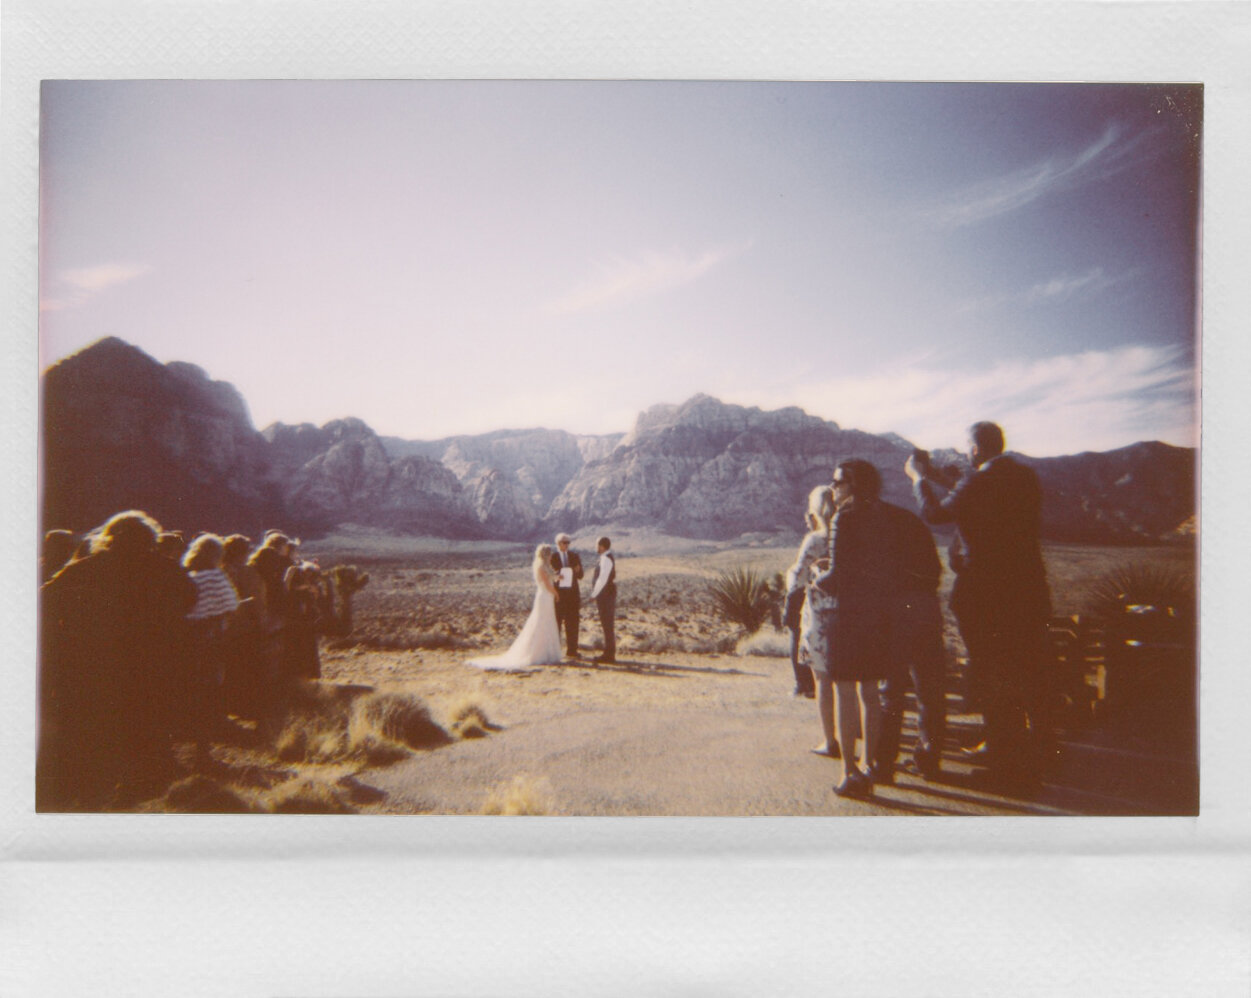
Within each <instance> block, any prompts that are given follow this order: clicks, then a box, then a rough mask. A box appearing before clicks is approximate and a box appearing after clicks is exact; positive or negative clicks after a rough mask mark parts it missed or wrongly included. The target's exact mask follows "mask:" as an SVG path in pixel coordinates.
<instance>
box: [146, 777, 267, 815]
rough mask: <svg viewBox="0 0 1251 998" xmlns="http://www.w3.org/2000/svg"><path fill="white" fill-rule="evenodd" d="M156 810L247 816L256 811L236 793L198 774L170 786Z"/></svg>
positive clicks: (245, 799)
mask: <svg viewBox="0 0 1251 998" xmlns="http://www.w3.org/2000/svg"><path fill="white" fill-rule="evenodd" d="M157 806H158V808H159V810H161V811H165V812H181V813H185V814H247V813H248V812H250V811H254V810H256V808H254V807H253V805H252V803H251V802H250V801H249V800H248V799H247V798H245V797H244V796H242V795H241V794H239V793H238V792H237V791H236V790H235V789H233V788H231V787H227V786H223V785H222V784H220V783H218V782H217V781H216V780H214V779H211V778H210V777H207V776H204V775H203V774H201V773H195V774H194V775H192V776H188V777H186V778H185V779H182V780H179V781H178V782H177V783H174V784H172V785H171V786H170V787H169V789H168V790H166V791H165V796H164V797H163V798H161V800H160V801H158V802H157Z"/></svg>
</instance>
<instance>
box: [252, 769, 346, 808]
mask: <svg viewBox="0 0 1251 998" xmlns="http://www.w3.org/2000/svg"><path fill="white" fill-rule="evenodd" d="M264 806H265V809H266V810H268V811H272V812H273V813H274V814H356V813H357V809H356V808H355V807H354V806H353V805H352V803H351V801H350V800H349V797H348V791H347V790H346V789H344V788H342V787H340V785H339V784H338V782H337V780H335V777H334V776H333V775H331V776H329V777H328V776H326V775H325V774H320V773H301V774H300V775H299V776H297V777H296V778H295V779H293V780H288V781H287V782H286V783H282V784H279V785H278V786H276V787H274V789H273V790H271V791H269V793H268V794H267V795H266V796H265V798H264Z"/></svg>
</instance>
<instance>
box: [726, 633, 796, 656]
mask: <svg viewBox="0 0 1251 998" xmlns="http://www.w3.org/2000/svg"><path fill="white" fill-rule="evenodd" d="M734 652H735V654H737V655H762V656H765V657H768V658H790V657H791V638H790V634H789V633H788V632H783V631H772V630H770V631H766V630H759V631H757V632H756V633H755V634H749V635H747V637H745V638H743V639H741V640H740V641H739V642H738V643H737V645H735V647H734Z"/></svg>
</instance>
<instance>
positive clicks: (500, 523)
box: [382, 429, 621, 537]
mask: <svg viewBox="0 0 1251 998" xmlns="http://www.w3.org/2000/svg"><path fill="white" fill-rule="evenodd" d="M620 439H621V434H611V435H609V436H602V437H595V436H586V437H579V436H575V435H574V434H572V433H566V432H565V431H563V430H544V429H534V430H499V431H497V432H494V433H486V434H482V435H480V436H458V437H449V438H447V439H444V440H435V441H428V442H426V441H410V440H401V439H399V438H396V437H385V438H383V439H382V442H383V444H384V446H385V447H386V449H387V451H388V452H389V453H390V454H392V455H395V456H405V455H413V456H420V457H422V458H424V459H427V460H436V461H439V462H441V463H442V464H443V465H444V466H445V467H446V468H448V469H449V470H450V471H451V472H453V473H454V474H455V476H456V478H457V479H458V480H459V482H460V484H461V486H462V487H463V489H464V491H465V496H466V500H467V501H468V503H469V506H470V507H471V508H472V510H473V513H474V516H475V517H476V518H477V520H478V522H479V523H481V524H482V525H483V528H484V529H486V530H487V531H488V532H490V533H492V534H495V535H498V536H514V537H517V536H520V537H527V536H529V535H530V534H531V533H532V532H534V530H535V529H536V527H538V526H539V525H540V524H541V523H543V521H544V520H545V518H546V517H547V516H548V512H549V510H550V508H551V505H552V501H553V500H554V499H555V498H556V496H557V495H559V494H560V492H561V490H562V489H563V488H564V487H565V486H566V485H567V484H568V482H569V481H570V480H571V479H573V478H574V477H575V476H576V475H577V474H578V473H579V472H580V471H581V470H582V467H583V465H584V464H585V463H586V462H587V461H588V460H594V459H598V458H600V457H602V456H604V455H606V454H609V453H611V452H612V450H613V448H614V447H615V446H616V444H617V442H618V441H619V440H620Z"/></svg>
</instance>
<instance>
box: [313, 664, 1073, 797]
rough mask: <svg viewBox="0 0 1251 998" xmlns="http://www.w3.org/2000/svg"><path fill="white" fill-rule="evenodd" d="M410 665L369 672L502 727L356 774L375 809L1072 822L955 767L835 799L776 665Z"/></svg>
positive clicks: (785, 674) (808, 718)
mask: <svg viewBox="0 0 1251 998" xmlns="http://www.w3.org/2000/svg"><path fill="white" fill-rule="evenodd" d="M419 658H420V660H415V658H410V659H409V660H408V661H407V663H406V662H405V660H404V658H403V657H402V656H400V659H399V661H392V662H391V663H390V664H389V665H386V663H384V662H381V661H375V663H374V664H375V665H376V666H384V665H386V668H385V669H384V671H385V673H386V675H388V676H389V678H390V681H391V682H392V683H394V684H398V685H402V686H403V687H405V688H409V689H412V690H424V695H425V697H426V699H427V702H429V703H430V704H431V707H432V709H433V711H434V713H435V714H436V716H438V715H439V714H440V713H442V712H444V711H446V710H448V709H450V708H451V707H452V705H453V704H456V703H463V702H465V700H466V698H469V700H471V701H473V702H478V703H481V704H482V705H483V706H484V708H485V709H486V710H487V713H488V716H489V717H490V718H491V720H492V721H493V722H495V723H496V724H498V725H500V730H498V731H494V732H492V733H490V734H488V735H487V736H486V737H484V738H477V739H469V740H465V741H460V742H455V743H453V744H451V745H449V746H446V747H443V748H439V749H435V750H431V751H426V752H418V753H416V754H414V755H413V756H412V757H411V758H409V759H407V760H405V761H402V762H400V763H398V764H395V765H392V766H389V767H384V768H379V769H373V770H367V771H365V772H363V773H361V774H360V776H359V780H360V781H361V782H362V783H364V784H366V785H368V786H371V787H374V788H376V789H377V790H378V791H380V792H381V793H382V794H385V797H382V798H380V799H379V800H378V801H377V802H376V803H375V804H373V805H371V806H370V807H369V808H367V810H368V811H370V812H373V813H401V814H421V813H425V814H431V813H433V814H476V813H480V812H481V811H482V809H483V806H484V804H485V802H486V801H487V799H488V797H490V796H491V794H492V793H495V794H496V795H497V796H498V795H500V794H507V793H508V791H509V789H510V788H512V790H513V793H514V794H516V793H520V794H522V795H523V796H524V797H526V798H527V799H528V800H529V801H530V802H531V804H532V805H537V810H539V811H541V812H542V813H547V814H554V815H616V816H624V815H678V816H696V815H710V816H712V815H716V816H733V815H795V816H814V815H843V814H846V815H854V814H860V815H863V814H928V815H937V814H1021V813H1030V814H1048V813H1050V814H1055V813H1073V812H1072V811H1070V810H1069V809H1068V808H1066V807H1060V806H1057V805H1056V804H1054V803H1039V802H1033V803H1027V802H1016V801H1010V800H1007V799H1005V798H1002V797H997V796H995V795H992V794H989V793H983V792H979V791H976V790H971V789H969V788H968V787H967V785H963V784H967V780H966V779H964V777H966V776H967V774H968V768H967V767H961V766H960V765H959V764H958V763H956V762H954V761H949V762H948V766H949V771H950V776H951V780H950V782H947V783H944V784H927V783H925V782H924V781H922V780H920V779H917V778H914V777H911V776H908V775H906V774H904V775H901V776H900V777H899V778H898V780H897V783H896V785H895V786H890V787H882V788H878V790H877V792H876V794H875V797H874V798H873V799H872V800H871V801H863V802H862V801H851V800H844V799H841V798H838V797H836V796H835V795H834V794H833V793H832V791H831V787H832V785H833V783H834V782H836V780H837V777H838V771H839V767H838V764H837V763H836V762H834V761H832V760H830V759H825V758H822V757H819V756H815V755H813V754H812V753H811V752H810V751H809V749H810V747H811V746H812V745H814V744H816V743H817V742H818V741H819V740H820V729H819V724H818V721H817V717H816V708H815V705H814V702H813V701H811V700H803V699H792V698H791V697H790V696H789V690H790V686H791V683H790V665H789V663H788V662H787V661H786V660H785V659H780V658H772V657H759V656H746V657H741V658H740V657H736V656H673V655H669V656H639V657H636V658H633V659H631V660H629V661H624V662H621V663H619V664H618V665H616V666H593V665H589V664H588V665H580V664H566V665H561V666H546V667H542V668H538V669H535V670H532V671H531V672H528V673H522V674H503V673H479V672H478V670H475V669H472V668H470V667H467V666H464V665H463V662H462V661H461V657H460V656H457V655H455V654H452V653H448V652H438V653H423V654H422V655H421V656H420V657H419ZM357 664H358V668H357V669H356V670H355V676H354V678H357V679H360V678H362V677H361V676H360V669H359V666H360V664H361V663H359V662H358V663H357ZM342 665H343V664H342V663H340V664H339V668H342ZM331 671H334V667H333V666H332V668H331ZM405 674H407V676H406V677H405V678H403V679H401V677H404V676H405Z"/></svg>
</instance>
